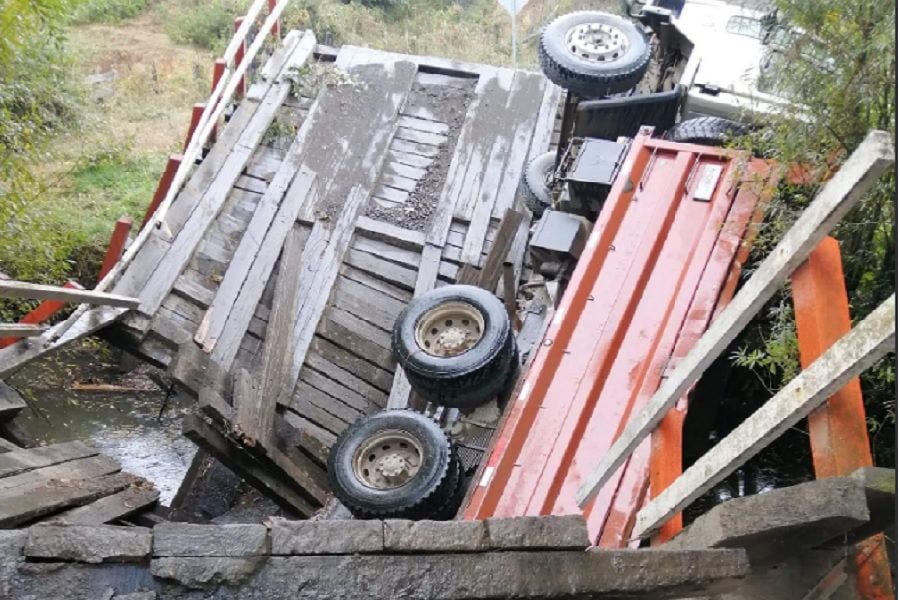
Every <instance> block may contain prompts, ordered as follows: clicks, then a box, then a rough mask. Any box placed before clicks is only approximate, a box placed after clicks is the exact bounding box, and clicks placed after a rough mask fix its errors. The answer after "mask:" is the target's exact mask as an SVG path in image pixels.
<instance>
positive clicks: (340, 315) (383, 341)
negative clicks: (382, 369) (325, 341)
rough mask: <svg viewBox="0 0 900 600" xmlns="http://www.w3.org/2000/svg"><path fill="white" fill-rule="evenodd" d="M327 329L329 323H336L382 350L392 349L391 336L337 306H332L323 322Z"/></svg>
mask: <svg viewBox="0 0 900 600" xmlns="http://www.w3.org/2000/svg"><path fill="white" fill-rule="evenodd" d="M322 322H323V323H324V324H325V327H326V328H327V326H328V323H331V322H333V323H335V324H337V325H340V326H341V327H343V328H345V329H348V330H350V331H352V332H354V333H355V334H356V335H358V336H360V337H362V338H364V339H366V340H367V341H369V342H372V343H373V344H375V345H376V346H378V347H379V348H382V349H387V350H390V349H391V334H390V333H389V332H387V331H385V330H383V329H380V328H379V327H376V326H374V325H372V324H371V323H369V322H368V321H364V320H363V319H360V318H359V317H357V316H356V315H354V314H352V313H349V312H347V311H345V310H342V309H340V308H338V307H337V306H331V307H330V308H329V309H328V312H327V313H326V318H325V319H323V320H322Z"/></svg>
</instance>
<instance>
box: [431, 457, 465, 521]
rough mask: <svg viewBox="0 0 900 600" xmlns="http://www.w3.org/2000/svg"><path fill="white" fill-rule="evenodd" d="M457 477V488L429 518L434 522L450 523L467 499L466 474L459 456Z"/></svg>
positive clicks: (457, 459)
mask: <svg viewBox="0 0 900 600" xmlns="http://www.w3.org/2000/svg"><path fill="white" fill-rule="evenodd" d="M456 475H457V484H456V488H455V489H454V490H453V491H452V492H451V493H450V494H448V495H447V499H446V501H445V502H444V504H443V505H442V506H441V507H440V508H438V509H437V510H436V511H435V512H434V514H432V515H430V516H429V517H428V518H429V519H432V520H434V521H450V520H452V519H453V518H454V517H455V516H456V513H457V512H458V511H459V507H460V506H461V505H462V502H463V500H464V499H465V497H466V473H465V471H464V469H463V466H462V461H460V460H459V456H458V455H457V456H456Z"/></svg>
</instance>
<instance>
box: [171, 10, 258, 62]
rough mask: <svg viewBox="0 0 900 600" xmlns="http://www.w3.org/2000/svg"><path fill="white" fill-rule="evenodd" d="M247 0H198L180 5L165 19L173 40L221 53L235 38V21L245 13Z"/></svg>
mask: <svg viewBox="0 0 900 600" xmlns="http://www.w3.org/2000/svg"><path fill="white" fill-rule="evenodd" d="M248 4H249V3H248V2H247V1H246V0H208V1H206V0H201V1H197V0H195V1H192V2H185V3H183V4H179V5H178V6H177V7H176V8H171V9H170V10H169V12H168V14H167V15H166V17H165V23H166V33H167V34H168V35H169V37H170V38H172V40H174V41H176V42H179V43H182V44H193V45H195V46H198V47H200V48H206V49H209V50H215V51H221V50H222V49H224V48H225V46H226V45H227V44H228V41H229V40H230V39H231V37H232V35H234V19H235V18H236V17H239V16H241V15H243V14H245V13H246V10H247V7H248Z"/></svg>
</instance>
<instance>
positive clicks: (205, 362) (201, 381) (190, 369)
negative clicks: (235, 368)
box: [168, 342, 231, 395]
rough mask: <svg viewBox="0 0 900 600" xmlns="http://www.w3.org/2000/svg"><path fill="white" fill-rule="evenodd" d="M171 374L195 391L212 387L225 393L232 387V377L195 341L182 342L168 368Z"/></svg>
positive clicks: (218, 391) (220, 392) (173, 377)
mask: <svg viewBox="0 0 900 600" xmlns="http://www.w3.org/2000/svg"><path fill="white" fill-rule="evenodd" d="M168 374H169V376H170V377H171V378H172V379H174V380H175V381H177V382H178V383H180V384H182V385H183V386H185V387H186V388H188V389H189V390H192V391H193V392H194V393H199V392H200V391H201V390H203V389H211V390H214V391H216V392H217V393H219V394H222V395H225V394H226V393H228V391H230V389H231V378H230V376H229V374H228V371H226V370H225V369H223V368H222V367H221V366H219V365H218V364H217V363H215V362H214V361H212V360H210V358H209V356H208V355H207V354H206V353H205V352H203V350H201V349H200V348H199V347H198V346H197V345H196V344H194V343H193V342H187V343H185V344H182V345H181V347H179V349H178V354H176V355H175V359H174V360H173V361H172V362H171V364H170V365H169V369H168Z"/></svg>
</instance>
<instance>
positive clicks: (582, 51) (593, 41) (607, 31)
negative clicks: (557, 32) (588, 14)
mask: <svg viewBox="0 0 900 600" xmlns="http://www.w3.org/2000/svg"><path fill="white" fill-rule="evenodd" d="M628 46H629V44H628V36H626V35H625V33H624V32H622V31H621V30H620V29H618V28H616V27H613V26H611V25H607V24H605V23H582V24H581V25H576V26H575V27H573V28H571V29H570V30H569V31H568V32H567V33H566V47H567V48H568V49H569V52H571V53H572V54H574V55H575V56H577V57H579V58H582V59H584V60H589V61H594V62H607V61H610V60H616V59H617V58H619V57H620V56H622V55H623V54H625V52H627V51H628Z"/></svg>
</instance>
